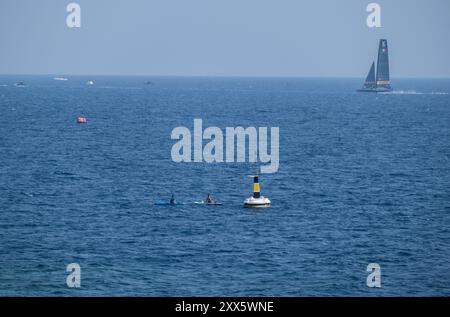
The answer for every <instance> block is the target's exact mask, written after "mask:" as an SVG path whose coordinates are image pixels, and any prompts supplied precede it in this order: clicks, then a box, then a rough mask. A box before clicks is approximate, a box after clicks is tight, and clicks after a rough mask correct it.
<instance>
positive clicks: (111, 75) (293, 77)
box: [0, 73, 450, 80]
mask: <svg viewBox="0 0 450 317" xmlns="http://www.w3.org/2000/svg"><path fill="white" fill-rule="evenodd" d="M0 76H73V77H178V78H280V79H282V78H286V79H289V78H292V79H296V78H297V79H361V78H363V79H364V78H365V76H314V75H309V76H301V75H298V76H297V75H200V74H197V75H192V74H190V75H182V74H178V75H174V74H166V75H158V74H64V73H0ZM392 79H450V76H448V77H445V76H438V77H417V76H411V77H402V76H399V77H391V80H392Z"/></svg>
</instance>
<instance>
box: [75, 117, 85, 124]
mask: <svg viewBox="0 0 450 317" xmlns="http://www.w3.org/2000/svg"><path fill="white" fill-rule="evenodd" d="M86 122H87V120H86V118H85V117H78V118H77V123H86Z"/></svg>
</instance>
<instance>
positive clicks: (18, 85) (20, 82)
mask: <svg viewBox="0 0 450 317" xmlns="http://www.w3.org/2000/svg"><path fill="white" fill-rule="evenodd" d="M14 86H16V87H26V86H27V85H25V83H24V82H23V81H19V82H17V83H15V84H14Z"/></svg>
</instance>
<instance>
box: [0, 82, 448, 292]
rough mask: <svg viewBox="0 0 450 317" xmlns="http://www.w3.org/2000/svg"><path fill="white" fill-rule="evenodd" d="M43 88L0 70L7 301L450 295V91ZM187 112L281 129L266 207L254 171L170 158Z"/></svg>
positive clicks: (433, 86)
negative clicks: (376, 274) (72, 283)
mask: <svg viewBox="0 0 450 317" xmlns="http://www.w3.org/2000/svg"><path fill="white" fill-rule="evenodd" d="M51 77H52V76H47V77H20V78H19V77H13V76H3V77H0V109H1V112H2V118H1V123H0V162H1V164H0V208H1V210H0V294H1V295H163V296H164V295H290V296H292V295H364V296H365V295H368V296H371V295H380V294H382V295H450V265H449V259H450V192H449V188H450V143H449V140H450V95H449V92H450V81H448V80H409V81H407V80H403V81H401V80H398V81H394V85H395V86H396V91H395V92H394V93H392V94H383V95H382V94H379V95H375V94H358V93H356V92H354V90H355V89H356V88H359V86H360V84H361V81H360V80H342V79H282V78H279V79H268V78H267V79H263V78H262V79H252V78H175V77H174V78H158V77H155V78H150V79H148V78H139V77H95V78H83V77H69V80H68V81H54V80H52V78H51ZM90 79H92V80H94V81H95V85H93V86H86V85H85V82H86V81H87V80H90ZM147 80H151V81H152V82H153V83H154V84H153V85H143V83H144V82H145V81H147ZM17 81H24V82H25V83H26V84H27V86H26V87H14V86H13V84H14V82H17ZM78 116H86V117H87V119H88V123H87V124H84V125H79V124H76V122H75V119H76V117H78ZM194 118H202V119H203V125H204V127H208V126H217V127H220V128H222V129H225V127H236V126H244V127H247V126H255V127H260V126H269V127H270V126H278V127H280V169H279V172H278V173H276V174H271V175H262V176H261V187H262V193H263V195H266V196H268V197H269V198H270V199H271V200H272V204H273V206H272V208H270V209H265V210H258V211H254V210H247V209H244V208H242V202H243V200H244V199H245V198H246V197H248V196H249V195H250V194H251V179H250V178H248V177H247V175H248V174H251V173H253V172H254V171H255V169H256V167H257V166H256V165H254V164H242V163H240V164H232V163H226V164H225V163H223V164H207V163H192V164H188V163H184V164H177V163H174V162H172V161H171V156H170V151H171V147H172V144H173V143H174V141H172V140H171V139H170V133H171V131H172V129H173V128H175V127H177V126H187V127H189V128H190V129H192V127H193V119H194ZM172 192H173V193H175V194H176V197H177V199H178V201H181V202H183V203H184V204H183V205H179V206H174V207H169V206H155V205H154V202H155V201H158V200H160V199H168V198H169V197H170V194H171V193H172ZM208 192H211V193H213V194H214V195H215V196H217V197H218V198H219V199H220V200H221V201H222V202H223V203H224V205H223V206H211V207H205V206H197V205H193V204H191V203H192V202H193V201H195V200H199V199H202V198H203V197H204V196H205V195H206V193H208ZM71 262H76V263H79V264H80V265H81V270H82V281H81V284H82V285H81V288H80V289H69V288H68V287H67V286H66V276H67V273H66V266H67V264H69V263H71ZM372 262H375V263H378V264H380V265H381V273H382V277H381V278H382V287H381V288H380V289H371V288H368V287H367V286H366V277H367V275H368V273H367V272H366V267H367V265H368V264H369V263H372Z"/></svg>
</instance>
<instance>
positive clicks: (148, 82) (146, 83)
mask: <svg viewBox="0 0 450 317" xmlns="http://www.w3.org/2000/svg"><path fill="white" fill-rule="evenodd" d="M144 85H146V86H151V85H154V83H153V82H151V81H146V82H144Z"/></svg>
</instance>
